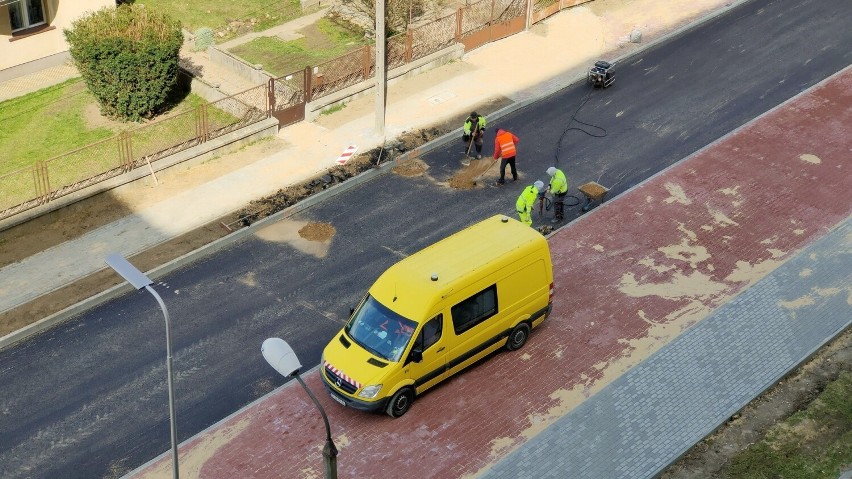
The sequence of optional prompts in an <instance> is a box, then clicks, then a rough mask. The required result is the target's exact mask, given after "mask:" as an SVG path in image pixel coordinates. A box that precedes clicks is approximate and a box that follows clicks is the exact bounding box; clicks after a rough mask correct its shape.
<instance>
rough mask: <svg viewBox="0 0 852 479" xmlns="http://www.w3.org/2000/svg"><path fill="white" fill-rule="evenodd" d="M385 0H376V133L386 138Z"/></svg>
mask: <svg viewBox="0 0 852 479" xmlns="http://www.w3.org/2000/svg"><path fill="white" fill-rule="evenodd" d="M386 45H387V38H386V32H385V0H376V134H377V135H379V136H381V137H382V144H384V138H385V107H386V106H387V100H386V98H385V97H386V96H387V92H388V83H387V70H386V66H387V62H386V57H387V55H386V54H385V47H386Z"/></svg>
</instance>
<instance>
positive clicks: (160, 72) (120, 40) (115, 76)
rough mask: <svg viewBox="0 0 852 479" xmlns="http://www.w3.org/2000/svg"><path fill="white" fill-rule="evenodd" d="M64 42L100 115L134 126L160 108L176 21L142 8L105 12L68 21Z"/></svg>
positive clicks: (172, 68) (168, 82) (178, 37)
mask: <svg viewBox="0 0 852 479" xmlns="http://www.w3.org/2000/svg"><path fill="white" fill-rule="evenodd" d="M65 38H66V40H68V45H69V46H70V52H71V57H72V58H73V59H74V63H75V64H76V65H77V68H78V69H79V70H80V74H81V75H82V76H83V79H84V80H85V82H86V86H87V87H88V89H89V91H90V92H91V93H92V95H93V96H94V97H95V98H96V99H97V100H98V103H100V106H101V112H102V113H103V114H105V115H107V116H110V117H117V118H121V119H125V120H132V121H139V120H141V119H142V118H151V117H152V116H154V115H155V114H157V113H158V112H159V111H161V110H162V109H163V107H164V105H165V103H166V99H167V98H168V96H169V93H170V92H171V90H172V89H173V88H174V86H175V83H176V80H177V72H178V60H179V52H180V47H181V43H182V42H183V36H182V34H181V28H180V22H178V21H176V20H173V19H172V18H170V17H169V16H167V15H165V14H158V13H156V12H151V11H147V10H146V9H145V8H144V6H142V5H120V6H118V7H116V8H110V7H105V8H102V9H101V10H98V11H97V12H94V13H92V14H91V15H89V16H87V17H83V18H81V19H79V20H76V21H74V22H73V23H72V24H71V28H70V29H67V30H65Z"/></svg>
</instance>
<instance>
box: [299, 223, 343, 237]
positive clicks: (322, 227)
mask: <svg viewBox="0 0 852 479" xmlns="http://www.w3.org/2000/svg"><path fill="white" fill-rule="evenodd" d="M336 233H337V230H336V229H335V228H334V226H331V225H330V224H328V223H308V224H306V225H305V226H303V227H302V228H301V229H299V236H301V237H302V238H305V239H306V240H308V241H328V240H330V239H331V238H334V235H335V234H336Z"/></svg>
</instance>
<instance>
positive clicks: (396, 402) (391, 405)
mask: <svg viewBox="0 0 852 479" xmlns="http://www.w3.org/2000/svg"><path fill="white" fill-rule="evenodd" d="M413 402H414V391H412V390H411V388H402V389H400V390H399V391H397V392H396V394H394V395H393V397H392V398H391V400H390V402H388V407H387V409H386V410H385V412H387V413H388V415H389V416H390V417H400V416H402V415H403V414H405V413H406V412H408V409H409V408H410V407H411V403H413Z"/></svg>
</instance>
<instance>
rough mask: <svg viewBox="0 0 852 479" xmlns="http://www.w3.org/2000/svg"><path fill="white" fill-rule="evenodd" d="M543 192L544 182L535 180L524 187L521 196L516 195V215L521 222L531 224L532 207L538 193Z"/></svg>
mask: <svg viewBox="0 0 852 479" xmlns="http://www.w3.org/2000/svg"><path fill="white" fill-rule="evenodd" d="M543 192H544V183H543V182H541V181H536V182H535V183H533V184H531V185H530V186H527V187H526V188H524V191H523V192H522V193H521V196H519V197H518V201H516V202H515V209H516V210H518V217H520V219H521V223H523V224H525V225H527V226H532V208H533V205H534V204H535V200H536V198H538V195H539V193H543Z"/></svg>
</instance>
